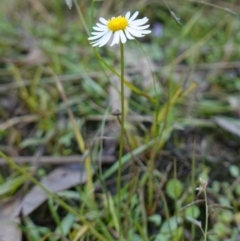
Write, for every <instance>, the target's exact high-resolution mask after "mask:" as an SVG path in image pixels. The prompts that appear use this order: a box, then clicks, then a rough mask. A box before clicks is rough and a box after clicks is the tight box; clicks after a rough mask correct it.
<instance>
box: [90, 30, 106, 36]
mask: <svg viewBox="0 0 240 241" xmlns="http://www.w3.org/2000/svg"><path fill="white" fill-rule="evenodd" d="M107 31H108V30H105V31H102V32H91V35H103V34H104V33H106V32H107Z"/></svg>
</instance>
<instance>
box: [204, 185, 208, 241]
mask: <svg viewBox="0 0 240 241" xmlns="http://www.w3.org/2000/svg"><path fill="white" fill-rule="evenodd" d="M204 198H205V215H206V218H205V230H204V241H207V232H208V201H207V190H206V189H204Z"/></svg>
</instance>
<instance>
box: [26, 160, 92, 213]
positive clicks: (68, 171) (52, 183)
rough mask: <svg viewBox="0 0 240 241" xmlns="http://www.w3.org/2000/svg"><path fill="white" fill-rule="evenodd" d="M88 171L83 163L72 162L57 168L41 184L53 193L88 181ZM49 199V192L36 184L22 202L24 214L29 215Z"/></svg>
mask: <svg viewBox="0 0 240 241" xmlns="http://www.w3.org/2000/svg"><path fill="white" fill-rule="evenodd" d="M86 178H87V177H86V173H85V169H84V166H83V164H72V165H68V166H65V167H59V168H56V169H55V170H54V171H52V172H51V173H49V174H48V175H47V176H46V177H44V178H43V180H42V181H41V184H42V185H43V186H44V187H45V188H47V189H48V190H49V191H50V192H52V193H57V192H59V191H62V190H66V189H68V188H71V187H73V186H75V185H77V184H80V183H84V182H85V181H86ZM47 199H48V194H47V193H46V192H45V191H44V190H42V189H41V188H40V187H39V186H34V187H33V188H32V190H31V191H30V192H29V193H28V194H27V195H26V196H25V197H24V199H23V202H22V214H23V216H27V215H29V214H30V213H31V212H33V211H34V210H35V209H36V208H37V207H39V206H40V205H41V204H42V203H43V202H44V201H46V200H47Z"/></svg>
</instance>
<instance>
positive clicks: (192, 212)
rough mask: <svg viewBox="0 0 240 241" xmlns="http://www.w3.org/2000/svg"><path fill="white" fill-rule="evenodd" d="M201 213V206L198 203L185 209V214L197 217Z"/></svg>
mask: <svg viewBox="0 0 240 241" xmlns="http://www.w3.org/2000/svg"><path fill="white" fill-rule="evenodd" d="M199 215H200V210H199V207H198V206H196V205H193V206H190V207H189V208H187V209H186V210H185V216H187V217H191V218H193V219H197V218H198V217H199Z"/></svg>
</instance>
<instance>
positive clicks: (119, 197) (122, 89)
mask: <svg viewBox="0 0 240 241" xmlns="http://www.w3.org/2000/svg"><path fill="white" fill-rule="evenodd" d="M120 54H121V133H120V148H119V159H118V160H119V163H118V177H117V192H118V213H119V224H121V175H122V155H123V142H124V47H123V44H122V43H120ZM119 232H120V233H119V236H120V238H121V234H122V227H121V225H120V231H119Z"/></svg>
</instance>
